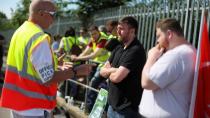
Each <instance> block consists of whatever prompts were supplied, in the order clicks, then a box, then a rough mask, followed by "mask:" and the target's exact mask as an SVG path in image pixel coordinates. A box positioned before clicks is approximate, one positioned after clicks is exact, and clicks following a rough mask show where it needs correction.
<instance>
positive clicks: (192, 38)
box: [95, 0, 210, 51]
mask: <svg viewBox="0 0 210 118" xmlns="http://www.w3.org/2000/svg"><path fill="white" fill-rule="evenodd" d="M209 5H210V1H209V0H188V1H187V0H183V1H181V2H173V3H168V4H162V3H159V4H157V5H155V6H151V7H150V6H147V7H146V6H143V7H119V8H112V9H108V10H104V11H99V12H98V13H97V14H96V15H95V23H96V24H97V25H100V24H105V22H106V21H107V20H110V19H112V20H118V19H120V18H122V17H124V16H133V17H135V18H136V19H137V20H138V22H139V30H138V39H139V40H140V41H141V43H142V44H143V45H144V47H145V49H146V50H147V51H148V49H150V48H151V47H152V46H154V44H155V42H156V36H155V23H156V22H157V21H158V20H159V19H162V18H176V19H177V20H179V21H180V24H181V26H182V27H183V29H184V35H185V37H186V38H187V40H188V41H189V42H190V43H192V44H193V45H194V46H195V47H197V44H198V37H199V36H198V35H199V28H200V20H201V12H202V9H203V8H204V9H206V10H207V11H208V14H209V13H210V9H209ZM207 21H208V23H209V21H210V18H209V16H208V20H207Z"/></svg>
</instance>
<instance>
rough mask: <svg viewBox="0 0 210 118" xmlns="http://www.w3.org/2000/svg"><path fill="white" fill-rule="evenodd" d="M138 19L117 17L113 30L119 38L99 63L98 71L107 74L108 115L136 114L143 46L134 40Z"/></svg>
mask: <svg viewBox="0 0 210 118" xmlns="http://www.w3.org/2000/svg"><path fill="white" fill-rule="evenodd" d="M137 30H138V22H137V21H136V19H134V18H133V17H124V18H123V19H121V20H120V21H119V24H118V27H117V33H118V36H119V40H120V42H121V44H120V45H118V46H117V47H116V48H115V49H114V50H113V52H112V54H111V56H110V58H109V60H108V61H107V62H106V63H105V65H104V66H103V67H102V69H101V71H100V74H101V75H102V76H103V77H105V78H109V96H108V102H109V108H108V113H107V115H108V117H109V118H138V117H140V115H139V114H138V105H139V103H140V100H141V95H142V87H141V80H140V79H139V78H141V75H140V74H139V72H141V71H142V69H143V66H144V64H145V61H146V54H145V50H144V48H143V46H142V45H141V44H140V42H139V41H138V40H137V37H136V34H137Z"/></svg>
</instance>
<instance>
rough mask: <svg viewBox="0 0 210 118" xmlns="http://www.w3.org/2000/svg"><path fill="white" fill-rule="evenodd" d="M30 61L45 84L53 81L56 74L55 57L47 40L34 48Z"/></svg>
mask: <svg viewBox="0 0 210 118" xmlns="http://www.w3.org/2000/svg"><path fill="white" fill-rule="evenodd" d="M30 60H31V62H32V64H33V66H34V68H35V70H36V72H37V73H38V75H39V77H40V78H41V80H42V82H43V83H46V82H47V81H49V80H51V79H52V77H53V74H54V68H53V57H52V53H51V50H50V45H49V43H48V41H47V39H46V40H44V41H42V42H40V43H39V44H38V45H37V47H35V48H34V50H33V51H32V54H31V57H30Z"/></svg>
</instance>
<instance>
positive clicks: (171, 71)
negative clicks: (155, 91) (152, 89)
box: [149, 54, 181, 88]
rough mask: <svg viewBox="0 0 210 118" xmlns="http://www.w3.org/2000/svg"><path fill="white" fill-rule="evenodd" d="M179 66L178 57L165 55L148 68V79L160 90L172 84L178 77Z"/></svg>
mask: <svg viewBox="0 0 210 118" xmlns="http://www.w3.org/2000/svg"><path fill="white" fill-rule="evenodd" d="M180 66H181V64H180V59H179V55H176V54H166V55H163V56H162V57H161V58H159V60H158V61H157V62H156V63H155V64H154V65H153V66H152V67H151V68H150V70H149V78H150V79H151V80H152V81H153V82H154V83H155V84H156V85H158V86H159V87H160V88H164V87H166V86H167V85H169V84H170V83H172V82H174V81H175V80H176V79H177V77H178V76H179V75H180V70H181V67H180Z"/></svg>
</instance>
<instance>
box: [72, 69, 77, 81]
mask: <svg viewBox="0 0 210 118" xmlns="http://www.w3.org/2000/svg"><path fill="white" fill-rule="evenodd" d="M75 68H76V66H73V68H72V71H73V74H74V75H73V78H75V77H76V76H77V70H76V69H75Z"/></svg>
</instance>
